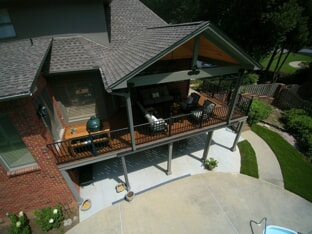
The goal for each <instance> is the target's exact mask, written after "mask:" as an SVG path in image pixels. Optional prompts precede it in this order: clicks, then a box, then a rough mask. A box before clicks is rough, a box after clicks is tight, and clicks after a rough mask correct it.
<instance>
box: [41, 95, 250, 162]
mask: <svg viewBox="0 0 312 234" xmlns="http://www.w3.org/2000/svg"><path fill="white" fill-rule="evenodd" d="M246 101H247V100H240V102H239V103H240V104H238V105H237V106H236V115H233V118H238V117H242V116H244V115H245V114H244V113H242V112H241V109H242V108H241V106H242V103H245V104H244V105H247V103H246ZM249 101H250V100H249ZM248 106H249V104H248ZM243 109H244V108H243ZM227 113H228V107H227V106H220V107H216V108H215V109H214V110H213V113H210V114H209V116H208V118H206V119H203V118H194V115H193V113H192V112H191V113H188V114H182V115H177V116H172V117H170V118H167V119H164V122H163V123H161V124H162V125H161V126H151V125H150V124H149V123H145V124H140V125H136V126H134V135H135V144H136V145H141V144H144V143H149V142H153V141H156V140H161V139H165V138H168V137H170V136H174V135H178V134H184V133H186V132H190V131H193V130H196V129H200V128H209V127H211V126H213V125H216V124H220V123H224V122H226V121H227V119H226V118H227ZM47 146H48V148H49V149H50V150H51V151H52V152H53V153H54V155H55V158H56V162H57V164H62V163H66V162H71V161H75V160H79V159H83V158H88V157H92V156H98V155H104V154H107V153H109V152H112V151H118V150H121V149H126V148H131V135H130V130H129V128H123V129H118V130H112V131H109V132H100V133H90V134H89V135H86V136H82V137H78V138H72V139H69V140H63V141H59V142H54V143H51V144H48V145H47Z"/></svg>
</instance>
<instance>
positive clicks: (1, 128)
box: [0, 113, 37, 171]
mask: <svg viewBox="0 0 312 234" xmlns="http://www.w3.org/2000/svg"><path fill="white" fill-rule="evenodd" d="M0 123H1V124H0V161H1V163H2V164H3V166H4V167H5V168H6V169H7V170H8V171H14V170H17V169H22V168H25V167H31V166H35V165H37V163H36V161H35V160H34V158H33V156H32V155H31V153H30V152H29V151H28V149H27V147H26V146H25V144H24V142H23V141H22V139H21V137H20V136H19V134H18V133H17V131H16V129H15V128H14V126H13V125H12V123H11V121H10V120H9V118H8V116H7V115H6V114H3V113H0Z"/></svg>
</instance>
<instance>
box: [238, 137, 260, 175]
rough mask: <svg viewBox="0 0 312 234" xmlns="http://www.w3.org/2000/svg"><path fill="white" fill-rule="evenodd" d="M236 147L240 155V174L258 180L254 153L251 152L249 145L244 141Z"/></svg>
mask: <svg viewBox="0 0 312 234" xmlns="http://www.w3.org/2000/svg"><path fill="white" fill-rule="evenodd" d="M237 146H238V148H239V152H240V155H241V169H240V173H241V174H245V175H248V176H252V177H255V178H259V173H258V164H257V158H256V153H255V151H254V150H253V148H252V146H251V144H250V143H249V142H248V141H247V140H245V141H241V142H239V143H238V144H237Z"/></svg>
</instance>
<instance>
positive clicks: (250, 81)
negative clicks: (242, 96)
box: [242, 73, 259, 85]
mask: <svg viewBox="0 0 312 234" xmlns="http://www.w3.org/2000/svg"><path fill="white" fill-rule="evenodd" d="M258 81H259V75H258V74H256V73H247V74H244V76H243V80H242V85H254V84H257V82H258Z"/></svg>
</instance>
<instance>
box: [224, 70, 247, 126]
mask: <svg viewBox="0 0 312 234" xmlns="http://www.w3.org/2000/svg"><path fill="white" fill-rule="evenodd" d="M243 74H244V70H240V71H239V74H238V78H237V81H236V85H235V89H234V91H233V93H232V95H231V96H232V98H231V100H230V104H229V108H228V113H227V116H226V121H227V123H228V124H229V123H230V121H231V119H232V116H233V112H234V108H235V105H236V102H237V97H238V95H237V94H238V91H239V88H240V85H241V83H242V79H243Z"/></svg>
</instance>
